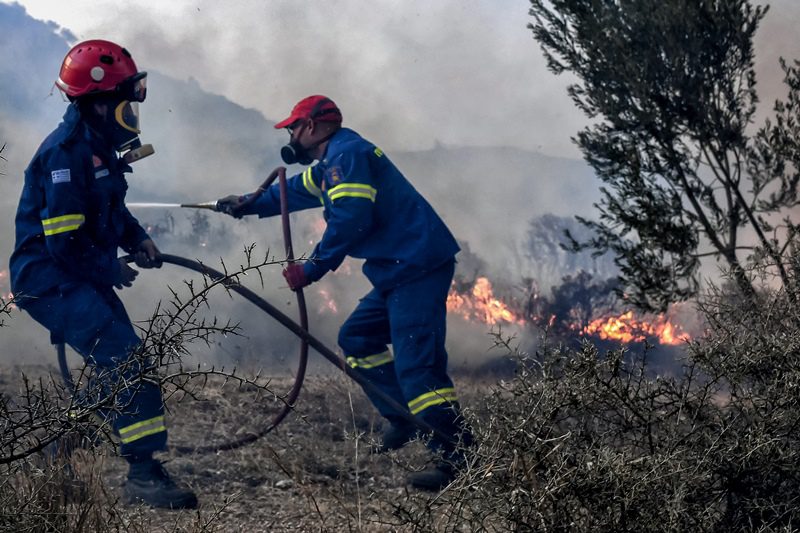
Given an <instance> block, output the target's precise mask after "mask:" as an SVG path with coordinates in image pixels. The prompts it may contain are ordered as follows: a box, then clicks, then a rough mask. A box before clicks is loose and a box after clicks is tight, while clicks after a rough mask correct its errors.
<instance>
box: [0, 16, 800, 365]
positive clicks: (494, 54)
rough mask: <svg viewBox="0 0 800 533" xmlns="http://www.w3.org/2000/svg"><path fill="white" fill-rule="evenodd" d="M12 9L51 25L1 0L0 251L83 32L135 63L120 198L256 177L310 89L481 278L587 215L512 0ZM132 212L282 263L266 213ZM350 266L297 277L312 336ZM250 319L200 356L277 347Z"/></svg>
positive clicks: (269, 285)
mask: <svg viewBox="0 0 800 533" xmlns="http://www.w3.org/2000/svg"><path fill="white" fill-rule="evenodd" d="M23 4H24V5H25V7H26V9H27V10H28V12H29V13H30V14H31V15H32V17H36V18H40V19H46V20H56V21H57V24H53V23H44V22H41V21H39V20H35V19H34V18H32V17H30V16H24V17H22V16H20V12H22V11H23V9H22V8H21V7H20V6H19V5H17V4H11V5H8V4H2V3H0V29H2V30H3V31H0V43H2V47H0V50H2V53H0V74H1V75H0V91H1V92H2V95H3V99H2V101H1V102H0V144H1V143H3V142H7V143H8V147H7V149H6V151H5V152H4V154H3V155H4V156H5V157H6V158H7V159H8V162H6V163H5V165H4V167H3V168H2V169H0V171H2V172H4V173H5V174H6V175H5V176H0V213H1V214H2V216H0V231H1V232H2V235H3V236H4V237H3V239H2V241H1V242H0V255H2V256H3V257H8V256H9V255H10V253H11V249H12V247H13V238H12V235H13V213H14V210H15V208H16V201H17V199H18V197H19V191H20V187H21V178H22V172H23V170H24V168H25V166H26V165H27V163H28V161H29V159H30V157H31V156H32V155H33V153H34V151H35V149H36V146H37V145H38V143H39V142H40V141H41V139H42V138H44V136H45V135H46V134H47V133H48V132H49V131H50V130H52V129H53V128H54V127H55V125H56V123H57V121H58V117H59V116H60V114H61V113H63V110H64V107H65V104H64V103H63V102H62V101H61V99H60V98H59V97H58V95H56V96H53V97H50V98H48V97H47V95H48V93H49V92H50V89H51V87H52V80H53V78H54V76H55V72H57V69H58V65H59V63H60V61H61V59H62V58H63V54H64V52H65V51H66V49H67V48H68V45H69V44H72V43H74V42H75V41H76V40H81V39H88V38H108V39H112V40H115V41H118V42H121V43H123V44H125V45H126V46H127V47H128V48H129V49H130V50H131V52H132V53H133V55H134V58H135V59H136V61H137V64H138V65H139V67H140V68H141V69H143V70H147V71H148V72H149V80H148V89H149V91H148V93H149V94H148V99H147V102H145V103H144V104H143V105H142V106H141V111H142V115H143V134H142V141H143V142H146V143H153V144H154V146H155V149H156V154H155V155H154V156H151V157H150V158H147V159H144V160H142V161H140V162H137V163H136V164H135V171H134V173H133V174H132V175H131V176H130V177H129V183H130V190H129V193H128V200H129V201H131V202H194V201H206V200H213V199H216V198H218V197H221V196H224V195H227V194H231V193H239V192H245V191H249V190H253V189H254V188H255V187H256V186H257V185H258V184H259V183H260V182H261V181H262V180H263V179H264V177H265V176H266V175H267V173H268V172H269V171H270V170H271V169H272V168H273V167H274V166H276V165H277V164H279V163H280V162H279V159H278V148H279V146H280V145H281V144H283V143H284V142H285V141H286V134H285V132H283V131H275V130H274V129H273V128H272V125H273V124H274V122H275V121H276V120H279V119H282V118H284V117H285V116H286V115H287V114H288V112H289V110H290V109H291V107H292V105H293V104H294V103H295V102H296V101H297V100H298V99H299V98H301V97H302V96H305V95H308V94H315V93H322V94H326V95H328V96H330V97H331V98H333V99H334V100H335V101H336V102H337V104H338V105H339V106H340V107H341V109H342V110H343V113H344V117H345V125H347V126H350V127H353V128H354V129H356V130H357V131H359V132H360V133H362V134H363V135H364V136H365V137H367V138H368V139H370V140H371V141H373V142H375V143H376V144H377V145H379V146H381V148H382V149H383V150H384V151H385V152H386V153H387V154H388V156H389V157H390V158H391V159H392V160H393V161H394V162H395V163H396V164H397V165H398V166H399V167H400V169H401V170H402V171H403V172H404V173H405V174H406V176H407V177H408V178H409V180H410V181H411V182H412V183H413V184H414V186H415V187H416V188H417V189H418V190H420V191H421V192H422V193H423V195H425V196H426V198H427V199H428V200H429V201H430V203H431V204H432V205H433V206H434V208H435V209H436V210H437V211H438V212H439V213H440V214H441V215H442V217H443V218H444V219H445V221H446V222H447V224H448V225H449V227H450V228H451V229H452V231H453V233H454V234H455V235H456V237H457V238H458V239H459V240H461V241H465V242H467V243H468V244H469V247H470V249H471V250H472V251H473V252H474V253H475V254H477V255H478V256H480V257H481V258H482V259H483V260H484V261H485V263H486V265H488V267H487V268H488V270H489V271H488V272H486V274H487V275H489V276H490V277H491V278H492V279H501V280H504V281H505V282H507V283H508V284H513V283H515V282H516V281H517V280H519V279H520V278H521V277H523V276H526V275H530V274H531V265H530V260H529V258H527V257H526V256H525V253H526V251H525V250H522V249H521V246H522V243H524V241H525V237H526V232H527V230H528V227H529V226H528V223H529V221H530V220H531V219H533V218H534V217H537V216H539V215H542V214H545V213H552V214H554V215H558V216H571V215H573V214H576V213H577V214H582V215H589V216H591V213H592V207H591V204H592V201H594V200H595V199H596V197H597V183H596V181H595V180H594V178H593V174H592V171H591V169H589V167H588V166H587V165H586V164H585V163H583V162H582V161H581V160H580V159H579V155H578V153H577V150H576V149H575V147H574V146H573V145H572V144H571V142H570V140H569V139H570V137H571V136H572V135H574V134H575V133H576V132H577V131H579V130H580V129H581V128H582V127H583V126H584V125H585V124H586V119H585V118H584V117H583V116H582V115H581V114H580V113H579V112H578V111H577V110H576V109H575V108H574V106H573V105H572V103H571V101H570V100H569V97H568V96H567V94H566V90H565V86H566V83H567V82H568V81H569V80H568V79H566V77H564V76H560V77H556V76H554V75H552V74H551V73H549V72H547V70H546V67H545V62H544V59H543V57H542V56H541V53H540V51H539V48H538V45H537V44H536V43H535V42H534V41H533V39H532V35H531V32H530V30H528V29H527V28H526V24H527V23H528V22H530V18H529V16H528V15H527V8H528V2H527V1H524V0H514V1H510V0H509V1H507V2H504V3H502V7H499V4H498V3H497V2H496V1H494V0H442V1H440V2H429V3H420V2H407V3H397V2H393V1H391V0H377V1H375V2H370V3H369V4H365V3H364V2H358V1H355V0H336V1H333V2H316V3H313V5H311V6H310V7H309V4H301V3H297V2H294V1H292V0H275V1H271V2H233V3H230V2H229V3H224V2H213V1H211V0H197V1H195V2H192V3H185V2H174V3H169V2H167V3H164V2H137V3H134V4H120V3H118V2H112V1H111V0H92V1H90V0H76V1H72V2H68V3H67V2H61V3H54V2H37V1H33V0H30V1H25V2H23ZM11 13H13V15H14V17H12V16H11ZM798 13H800V5H795V3H794V2H792V1H791V0H781V1H779V2H775V3H774V6H773V9H772V11H771V13H770V15H769V16H768V18H767V20H766V21H765V22H764V25H763V27H762V29H761V31H760V32H759V33H758V34H757V43H756V44H757V52H758V62H757V67H758V69H759V89H760V90H761V91H762V101H765V102H768V101H770V98H772V97H771V96H769V94H770V92H771V91H774V92H775V96H780V95H781V93H783V92H784V91H783V90H782V88H781V83H780V79H781V75H780V71H779V69H778V68H777V55H780V54H783V55H786V56H787V57H795V56H797V55H800V54H797V53H796V52H798V50H795V49H794V48H796V46H797V45H796V43H795V42H794V41H792V40H790V39H785V38H784V37H783V36H785V35H791V34H792V33H791V31H792V30H793V28H794V27H795V26H796V23H797V18H798ZM61 27H66V28H69V31H64V30H63V29H60V28H61ZM542 154H547V155H542ZM298 170H299V169H298V168H293V169H290V172H297V171H298ZM134 215H135V216H137V217H138V218H139V219H140V221H142V222H143V223H144V224H157V223H159V222H163V221H164V220H165V217H167V215H171V216H172V217H173V219H174V228H173V233H174V235H171V236H170V235H166V234H165V235H162V236H160V237H157V239H156V240H157V242H158V243H159V245H160V246H161V248H162V249H163V250H164V251H165V252H169V253H175V254H178V255H185V256H188V257H193V258H199V259H202V260H203V261H206V262H208V263H209V264H210V265H212V266H215V265H218V264H219V260H220V258H224V259H225V261H226V262H229V263H230V262H231V261H233V262H236V258H239V259H241V257H242V248H243V246H244V245H246V244H249V243H256V244H257V246H258V248H257V250H260V251H262V252H263V253H266V251H267V250H270V253H272V254H274V255H275V256H276V257H278V258H281V257H283V248H282V246H283V245H282V238H281V230H280V222H279V220H278V219H277V218H275V219H269V220H258V219H255V218H251V219H248V220H245V221H235V220H231V219H229V218H227V217H223V216H222V215H218V214H209V224H210V229H209V230H208V232H209V233H208V235H207V237H209V239H208V242H206V246H200V245H199V244H198V241H197V240H196V238H197V237H198V235H197V234H196V231H195V229H194V227H193V225H192V218H191V217H192V216H193V214H192V213H191V212H187V211H186V210H173V211H171V212H169V213H165V212H158V211H152V210H151V211H147V210H138V211H134ZM319 218H320V213H318V212H314V211H309V212H303V213H298V214H296V215H294V216H293V217H292V221H293V229H294V231H295V252H296V255H302V254H307V253H308V252H310V250H311V247H312V244H313V242H315V241H316V239H317V238H318V234H315V229H314V228H315V224H316V223H317V222H318V221H319ZM348 265H349V266H348V268H349V271H350V272H351V273H350V274H346V273H344V272H343V273H335V274H333V275H331V276H328V277H326V279H324V280H323V281H322V282H321V283H320V284H315V285H312V287H311V288H310V289H309V301H310V309H311V311H312V312H313V314H314V321H313V322H312V331H314V332H315V333H318V334H319V335H320V337H321V338H325V339H326V340H329V341H330V344H334V342H333V340H334V339H335V334H336V329H337V327H338V325H339V324H341V321H342V320H344V318H345V317H346V315H347V313H349V311H350V310H351V309H352V308H353V307H354V306H355V304H356V302H357V300H358V298H359V297H360V296H362V295H363V294H364V293H365V292H366V291H367V290H368V286H367V284H366V282H365V280H364V279H363V277H362V276H361V275H360V274H359V272H358V270H359V269H360V264H359V262H357V261H352V262H350V263H348ZM342 270H344V266H343V268H342ZM182 276H183V273H182V272H180V271H177V270H174V269H173V268H170V267H165V268H164V269H162V271H159V272H157V273H151V272H146V273H142V274H141V276H140V278H139V280H138V281H137V286H138V287H139V289H137V290H135V291H130V290H128V291H123V292H122V293H121V295H122V297H123V299H125V301H126V304H127V305H128V307H129V309H130V310H131V314H132V315H133V316H134V318H135V319H137V320H141V319H143V318H145V317H146V315H147V312H148V310H150V309H152V306H153V302H155V301H158V300H159V299H160V298H163V297H164V294H166V286H167V285H170V286H175V285H179V284H180V282H181V279H182ZM259 290H260V291H262V290H261V289H259ZM320 291H327V294H329V295H333V297H334V299H335V301H336V303H337V308H338V311H337V312H335V313H334V312H333V311H330V310H325V311H320V310H319V309H317V307H316V305H319V304H316V302H323V301H326V300H325V297H324V296H323V294H322V293H321V292H320ZM262 292H263V293H264V294H265V297H266V298H267V299H268V300H270V301H272V300H273V299H274V300H275V301H281V302H287V303H286V306H287V308H288V309H292V305H293V304H291V303H288V302H291V299H292V295H291V293H290V292H289V291H288V290H287V289H286V288H285V283H284V282H283V280H282V277H281V276H280V269H279V268H278V267H273V268H271V269H269V274H268V278H267V280H266V282H265V289H263V291H262ZM219 305H221V306H223V305H224V306H230V307H222V308H221V309H222V310H223V311H224V313H227V314H229V315H230V316H232V317H234V320H238V319H236V318H235V317H241V319H242V320H251V319H252V320H255V319H253V316H257V315H255V314H254V313H252V312H250V310H249V308H248V307H247V306H249V305H250V304H247V303H246V302H238V301H236V302H234V303H229V302H225V301H224V300H221V303H220V304H219ZM256 321H257V322H258V324H255V325H252V326H251V325H249V324H248V326H247V328H246V329H247V331H249V332H252V333H250V338H249V339H247V342H244V341H242V343H240V345H239V347H238V348H237V345H235V343H236V342H237V339H226V340H225V341H224V342H223V345H222V346H220V347H218V349H217V351H218V352H219V353H228V354H230V357H229V359H228V360H229V361H236V359H237V357H243V356H242V353H243V352H245V351H248V350H249V353H251V354H252V357H261V355H259V354H260V353H261V350H262V349H263V351H264V353H269V354H271V355H270V357H273V356H274V357H279V356H278V355H277V353H278V352H282V351H283V346H284V345H285V344H286V343H288V342H289V341H288V340H287V338H286V337H284V336H283V335H286V333H285V332H283V331H282V330H281V329H280V328H272V327H271V326H265V325H264V323H263V321H262V320H261V319H257V320H256ZM29 327H30V320H26V318H25V317H22V316H20V317H15V318H14V320H13V323H12V324H11V327H10V328H4V330H3V331H2V333H0V334H2V335H3V339H4V345H6V346H12V345H13V346H21V345H24V344H17V342H16V341H10V339H12V338H13V339H25V341H24V342H27V341H29V340H31V339H34V338H36V339H42V341H41V343H42V345H43V346H44V348H41V350H40V351H41V353H49V350H50V348H49V347H47V340H46V338H44V337H45V336H44V335H42V334H41V331H40V329H41V328H39V327H38V326H35V325H34V326H33V327H30V331H36V332H37V333H36V334H35V335H34V334H31V335H30V336H28V334H29V333H30V332H29V331H28V330H27V329H26V328H29ZM454 328H455V330H457V331H456V333H457V334H456V335H451V336H450V337H449V340H450V343H451V344H450V345H449V346H450V350H451V352H452V353H453V354H454V357H458V355H460V354H470V353H475V354H476V355H477V356H481V357H482V356H484V353H485V348H484V347H486V348H488V347H489V346H491V340H490V339H489V338H487V337H486V328H485V327H484V326H480V325H479V326H475V328H473V329H472V330H471V333H469V332H466V331H462V330H466V329H468V327H467V326H466V325H463V324H461V323H458V324H456V325H455V326H454ZM37 335H38V336H37ZM9 342H12V344H7V343H9ZM36 342H39V341H38V340H37V341H36ZM37 346H38V345H37ZM244 347H246V348H244ZM240 348H241V349H240ZM36 349H37V350H39V348H36ZM476 352H477V353H476ZM48 357H49V355H48ZM248 357H249V355H248Z"/></svg>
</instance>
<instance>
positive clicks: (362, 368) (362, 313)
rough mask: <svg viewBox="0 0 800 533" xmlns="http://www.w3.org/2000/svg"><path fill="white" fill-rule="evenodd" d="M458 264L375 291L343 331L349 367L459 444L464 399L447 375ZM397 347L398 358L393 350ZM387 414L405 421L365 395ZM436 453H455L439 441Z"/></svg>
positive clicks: (342, 344) (341, 340)
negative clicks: (449, 320)
mask: <svg viewBox="0 0 800 533" xmlns="http://www.w3.org/2000/svg"><path fill="white" fill-rule="evenodd" d="M454 268H455V261H450V262H448V263H446V264H445V265H443V266H441V267H439V268H437V269H436V270H433V271H431V272H430V273H428V274H427V275H425V276H423V277H421V278H418V279H416V280H413V281H411V282H409V283H406V284H403V285H401V286H399V287H396V288H394V289H391V290H388V291H379V290H377V289H372V291H370V292H369V293H368V294H367V295H366V296H365V297H364V298H362V299H361V301H360V302H359V304H358V306H356V309H355V310H354V311H353V313H352V314H351V315H350V316H349V317H348V319H347V320H346V321H345V323H344V324H343V325H342V327H341V329H340V330H339V346H340V347H341V348H342V350H343V351H344V354H345V356H346V358H347V362H348V364H349V365H350V366H351V367H352V368H354V369H356V370H358V371H359V372H360V373H361V374H362V375H364V376H365V377H366V378H368V379H369V380H370V381H371V382H372V383H373V384H375V385H377V386H378V387H379V388H380V389H381V390H382V391H383V392H385V393H386V394H388V395H389V396H390V397H391V398H392V399H393V400H395V401H396V402H398V403H399V404H400V405H402V406H404V407H405V408H406V413H409V412H410V413H411V414H413V415H416V416H419V417H420V418H422V419H423V420H425V421H426V422H427V423H429V424H430V425H431V426H433V427H434V428H436V429H438V430H440V431H442V433H444V434H445V435H448V436H452V438H453V439H454V440H456V441H457V440H458V438H459V436H461V438H462V439H463V438H465V437H469V435H467V434H465V433H463V432H462V428H461V421H460V417H459V411H458V398H457V396H456V393H455V389H454V387H453V382H452V380H451V379H450V377H449V376H448V375H447V351H446V350H445V334H446V329H447V293H448V291H449V290H450V284H451V282H452V279H453V272H454ZM388 344H391V345H392V348H393V351H394V355H392V353H391V352H390V351H389V349H388V346H387V345H388ZM365 392H366V394H367V396H368V397H369V399H370V401H372V403H373V405H375V407H376V408H377V410H378V412H380V414H381V415H383V416H384V417H386V418H387V419H389V420H390V421H391V422H400V421H401V420H402V418H403V415H402V414H401V413H398V412H397V410H396V409H395V408H393V407H391V406H390V405H389V404H388V403H387V402H386V401H384V400H383V399H381V398H380V397H378V396H377V395H375V394H373V393H371V392H370V391H368V390H365ZM431 447H432V448H433V449H434V450H439V449H441V450H443V451H444V452H449V451H452V449H453V446H452V444H451V443H449V442H446V441H442V440H441V439H438V438H436V437H434V438H433V439H432V440H431Z"/></svg>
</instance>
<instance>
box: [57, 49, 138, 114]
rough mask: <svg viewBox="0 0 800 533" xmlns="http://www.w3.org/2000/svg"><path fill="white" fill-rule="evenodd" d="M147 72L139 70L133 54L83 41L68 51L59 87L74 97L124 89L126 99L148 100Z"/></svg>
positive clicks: (62, 65) (59, 76)
mask: <svg viewBox="0 0 800 533" xmlns="http://www.w3.org/2000/svg"><path fill="white" fill-rule="evenodd" d="M145 76H147V73H145V72H139V70H138V69H137V68H136V63H134V61H133V58H132V57H131V54H130V52H128V51H127V50H126V49H124V48H123V47H121V46H120V45H118V44H115V43H112V42H110V41H103V40H100V39H94V40H91V41H83V42H82V43H78V44H76V45H75V46H73V47H72V49H71V50H70V51H69V52H67V55H66V57H65V58H64V62H63V63H62V64H61V71H60V72H59V73H58V79H57V80H56V85H57V86H58V88H59V89H61V90H62V91H64V94H66V95H67V96H68V97H70V98H75V97H78V96H84V95H86V94H89V93H96V92H106V91H113V90H124V92H126V93H128V94H125V95H123V98H125V99H126V100H132V101H137V102H142V101H144V96H145V85H144V79H145Z"/></svg>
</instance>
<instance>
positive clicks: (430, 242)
mask: <svg viewBox="0 0 800 533" xmlns="http://www.w3.org/2000/svg"><path fill="white" fill-rule="evenodd" d="M341 123H342V114H341V112H340V111H339V108H338V107H337V106H336V104H335V103H334V102H333V101H332V100H331V99H330V98H326V97H325V96H320V95H315V96H309V97H308V98H305V99H303V100H301V101H300V102H298V103H297V105H295V107H294V109H293V110H292V113H291V115H290V116H289V117H288V118H287V119H285V120H282V121H280V122H279V123H277V124H276V125H275V128H278V129H280V128H286V129H287V130H288V131H289V134H290V142H289V144H287V145H286V146H284V147H283V148H282V150H281V156H282V158H283V160H284V162H285V163H287V164H292V163H299V164H301V165H310V164H311V163H312V162H313V161H314V160H317V161H318V163H317V164H316V165H314V166H309V167H307V168H306V169H305V170H304V171H303V172H302V173H300V174H297V175H295V176H293V177H292V178H290V179H289V180H288V191H289V192H288V203H289V209H290V210H291V211H298V210H301V209H309V208H312V207H322V208H323V217H324V218H325V221H326V222H327V226H326V229H325V232H324V234H323V236H322V239H321V240H320V241H319V243H317V245H316V246H315V248H314V250H313V252H312V254H311V256H310V258H309V261H306V262H305V263H302V264H301V263H295V264H291V265H289V266H287V267H286V269H285V270H284V276H285V278H286V280H287V282H288V283H289V287H290V288H292V289H293V290H296V289H299V288H301V287H304V286H306V285H308V284H310V283H313V282H315V281H317V280H319V279H320V278H321V277H322V276H324V275H325V274H326V273H327V272H330V271H333V270H336V268H337V267H338V266H339V265H340V264H341V263H342V261H343V260H344V258H345V257H346V256H348V255H349V256H352V257H356V258H360V259H364V260H365V262H364V266H363V271H364V274H365V275H366V276H367V278H368V279H369V280H370V282H371V283H372V285H373V289H372V290H371V291H370V292H369V293H368V294H367V295H366V296H365V297H364V298H363V299H361V301H360V303H359V304H358V306H357V307H356V309H355V310H354V311H353V313H352V314H351V315H350V317H349V318H348V319H347V321H345V323H344V324H343V325H342V327H341V330H340V332H339V346H340V347H341V348H342V350H343V351H344V353H345V355H346V357H347V362H348V364H349V365H350V366H351V367H352V368H354V369H356V370H357V371H359V372H361V373H363V375H364V376H365V377H367V378H369V379H370V380H371V381H372V382H373V383H374V384H376V385H378V386H379V387H380V388H381V389H382V390H383V391H384V392H386V393H387V394H388V395H390V396H391V397H392V398H393V399H394V400H395V401H397V403H399V404H400V405H403V406H406V408H407V409H406V411H405V413H398V412H395V410H394V408H393V407H391V406H390V405H388V404H387V403H386V402H385V401H383V400H381V398H379V397H377V396H376V395H373V394H370V392H369V391H366V393H367V395H368V396H369V397H370V399H371V401H372V402H373V404H374V405H375V407H376V408H377V409H378V411H379V412H380V413H381V415H383V416H384V417H385V418H386V419H387V420H388V421H389V422H390V425H389V428H388V430H387V431H385V432H384V435H383V441H382V444H381V446H380V448H379V451H387V450H391V449H396V448H400V447H402V446H403V445H405V444H406V443H407V442H409V441H411V440H413V439H414V437H415V435H416V429H415V426H413V425H412V424H410V423H409V422H407V421H406V420H407V415H408V414H409V413H410V414H412V415H415V416H418V417H420V418H422V419H423V420H424V421H425V422H427V423H428V424H430V425H431V426H433V427H434V428H435V429H437V430H439V432H440V433H441V434H442V435H444V436H447V437H449V438H446V439H443V438H441V435H436V434H434V435H433V436H431V438H430V440H429V445H430V447H431V448H432V449H433V451H435V452H437V457H440V458H441V459H438V460H436V461H435V462H434V464H433V465H432V466H431V467H430V468H428V469H426V470H424V471H422V472H418V473H416V474H413V475H412V476H411V478H410V482H411V484H412V485H413V486H415V487H418V488H421V489H429V490H438V489H440V488H442V487H443V486H445V485H447V484H448V483H449V482H450V481H452V480H453V478H454V477H455V476H456V474H457V472H458V470H459V468H460V467H462V466H463V465H464V464H465V458H464V454H463V447H464V446H467V445H470V444H471V440H472V437H471V434H470V432H469V431H468V430H467V429H466V427H465V425H464V424H463V420H462V419H461V416H460V414H459V408H458V397H457V395H456V391H455V388H454V387H453V382H452V381H451V379H450V377H449V376H448V374H447V352H446V351H445V327H446V314H447V306H446V301H447V293H448V291H449V289H450V284H451V282H452V279H453V271H454V266H455V255H456V253H457V252H458V251H459V247H458V244H457V243H456V240H455V239H454V238H453V235H452V234H451V233H450V231H449V230H448V229H447V227H446V226H445V224H444V222H443V221H442V219H441V218H439V216H438V215H437V214H436V212H435V211H434V210H433V208H432V207H431V206H430V204H428V202H427V201H426V200H425V199H424V198H423V197H422V196H421V195H420V194H419V193H418V192H417V191H416V190H415V189H414V187H413V186H412V185H411V183H409V182H408V180H406V178H405V177H404V176H403V175H402V174H401V173H400V171H399V170H398V169H397V167H396V166H395V165H394V164H393V163H392V162H391V161H390V160H389V158H388V157H387V156H386V154H385V153H383V151H382V150H381V149H380V148H378V147H377V146H375V145H374V144H372V143H371V142H369V141H367V140H366V139H364V138H362V137H361V136H360V135H359V134H358V133H356V132H355V131H353V130H351V129H348V128H343V127H342V126H341ZM218 206H219V207H218V208H219V209H220V210H222V211H225V212H228V213H229V214H231V215H233V216H236V217H240V216H242V215H250V214H257V215H259V216H261V217H267V216H272V215H276V214H278V213H279V212H280V198H279V192H278V187H277V185H276V186H273V187H271V188H269V189H268V190H267V191H265V192H264V193H263V194H261V195H260V196H259V197H258V198H257V199H255V200H254V201H251V202H250V201H248V197H247V195H245V196H229V197H226V198H223V199H221V200H220V201H219V203H218ZM389 344H391V345H392V350H390V349H389V347H388V345H389ZM404 415H405V416H404Z"/></svg>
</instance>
